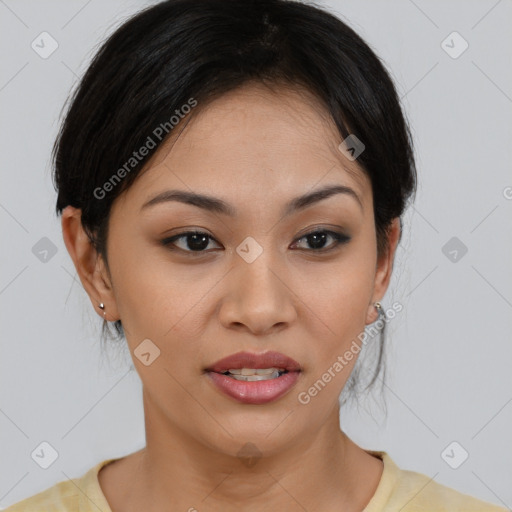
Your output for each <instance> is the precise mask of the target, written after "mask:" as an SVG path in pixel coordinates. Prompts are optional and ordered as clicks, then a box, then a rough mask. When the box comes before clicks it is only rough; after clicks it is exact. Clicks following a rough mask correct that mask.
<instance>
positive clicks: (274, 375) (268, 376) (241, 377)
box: [231, 369, 281, 382]
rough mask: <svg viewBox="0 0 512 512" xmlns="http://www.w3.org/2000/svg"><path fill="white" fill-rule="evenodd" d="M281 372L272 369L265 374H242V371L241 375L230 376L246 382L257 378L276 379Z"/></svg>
mask: <svg viewBox="0 0 512 512" xmlns="http://www.w3.org/2000/svg"><path fill="white" fill-rule="evenodd" d="M280 375H281V374H280V372H279V370H277V369H274V370H273V371H272V373H270V374H266V375H258V374H252V375H244V374H243V371H242V374H241V375H236V374H233V375H231V377H232V378H233V379H235V380H244V381H247V382H255V381H258V380H271V379H277V377H279V376H280Z"/></svg>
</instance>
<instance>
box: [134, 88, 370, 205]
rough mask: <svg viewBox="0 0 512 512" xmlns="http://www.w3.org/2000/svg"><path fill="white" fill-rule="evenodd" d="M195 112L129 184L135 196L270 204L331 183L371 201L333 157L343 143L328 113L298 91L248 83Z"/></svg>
mask: <svg viewBox="0 0 512 512" xmlns="http://www.w3.org/2000/svg"><path fill="white" fill-rule="evenodd" d="M195 108H196V109H198V110H197V111H196V112H194V114H193V116H192V117H191V118H190V119H189V120H187V118H186V117H185V118H184V119H183V120H182V121H180V123H181V126H180V125H179V124H178V125H177V126H175V127H174V128H173V130H174V131H173V132H171V134H170V137H169V139H168V140H167V141H166V142H165V143H164V144H163V145H162V146H161V147H160V148H159V149H158V151H157V152H156V154H155V155H154V157H153V158H152V159H151V160H150V162H149V163H148V164H147V166H146V169H145V170H144V171H143V173H142V175H141V176H140V177H139V178H138V180H136V182H135V183H137V182H139V183H138V185H137V187H136V188H137V193H138V194H141V195H144V196H146V197H147V196H148V194H150V193H153V192H154V191H155V190H156V189H158V188H162V187H164V186H166V187H171V186H172V187H174V188H176V187H179V188H182V189H193V190H194V191H198V190H202V191H209V192H211V191H216V192H218V193H219V194H221V195H222V194H230V195H232V193H235V194H236V195H237V197H238V198H240V199H242V198H251V197H252V198H256V197H258V196H261V195H265V194H266V195H268V196H272V197H275V196H277V195H279V193H280V192H282V193H283V194H286V191H287V190H290V194H289V195H298V194H301V193H304V192H306V191H308V190H310V189H312V188H313V187H315V186H316V185H318V186H322V185H324V184H326V183H333V182H335V183H340V184H344V185H347V186H351V187H352V188H354V189H356V191H357V192H358V194H359V195H360V196H361V198H362V199H363V200H364V199H365V197H366V196H368V194H370V195H371V187H370V182H369V180H368V178H367V176H366V174H365V173H364V172H363V170H362V169H361V168H360V167H359V166H358V165H357V162H356V161H349V160H348V159H347V158H345V156H344V155H343V153H341V152H340V151H339V149H338V145H339V144H340V142H341V140H342V139H341V136H340V134H339V133H338V131H337V128H336V126H335V124H334V122H333V121H332V119H331V118H330V116H329V113H328V111H327V110H326V109H325V107H324V106H323V105H322V103H321V102H320V101H319V100H318V99H317V98H316V97H315V96H313V95H312V94H311V93H309V91H307V90H305V89H302V88H293V89H292V88H289V87H287V88H285V87H280V88H277V89H276V88H272V89H269V88H268V87H266V86H264V85H263V84H258V83H255V84H250V85H246V86H244V87H241V88H238V89H236V90H233V91H231V92H229V93H226V94H224V95H222V96H220V97H219V98H217V99H215V100H213V101H211V102H209V103H208V104H207V105H201V104H200V103H199V104H198V106H197V107H195ZM187 121H188V122H187ZM128 192H130V191H128ZM294 192H295V194H294ZM281 195H282V194H281Z"/></svg>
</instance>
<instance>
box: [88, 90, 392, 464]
mask: <svg viewBox="0 0 512 512" xmlns="http://www.w3.org/2000/svg"><path fill="white" fill-rule="evenodd" d="M200 107H201V105H199V106H198V108H200ZM178 129H180V127H179V126H178V127H176V128H174V130H178ZM340 142H341V138H340V137H339V135H338V134H337V131H336V129H335V127H334V125H332V124H330V123H329V122H328V121H327V120H326V117H325V114H323V110H322V109H321V107H320V105H318V104H316V103H315V100H314V99H313V98H311V97H310V96H309V95H306V94H304V93H303V94H302V95H301V94H299V93H298V92H297V91H295V92H293V91H289V90H284V89H281V90H280V91H279V93H272V92H270V91H269V90H268V89H265V88H263V87H262V86H259V85H250V86H246V87H244V88H241V89H238V90H237V91H235V92H231V93H229V94H226V95H224V96H223V97H221V98H220V99H218V100H216V101H214V102H213V103H211V104H210V105H209V106H208V108H207V109H205V110H203V111H202V112H201V113H200V115H199V116H198V117H197V118H195V119H193V120H192V121H191V122H190V123H189V124H188V125H187V126H186V128H185V130H184V131H183V132H182V133H181V134H180V136H179V137H178V138H177V140H176V141H175V143H174V145H173V146H172V149H171V150H169V147H170V146H169V145H167V146H165V147H162V148H160V149H159V151H158V152H157V153H156V155H155V156H154V158H153V159H152V161H151V162H150V164H149V167H148V169H147V171H146V172H144V173H143V174H142V175H141V176H140V177H139V178H138V179H137V180H136V181H135V182H134V184H133V185H132V186H131V187H130V188H129V189H128V190H127V191H126V192H125V193H123V194H122V195H121V196H120V197H119V198H118V199H117V200H116V201H115V203H114V205H113V208H112V211H111V218H110V223H109V234H108V242H107V254H108V264H109V268H110V276H109V278H108V279H110V284H111V287H112V289H111V291H110V292H109V291H108V290H107V291H106V292H105V291H104V292H101V293H102V295H101V297H100V298H99V300H101V301H102V302H104V303H105V306H106V311H107V319H108V320H111V321H112V320H116V319H121V321H122V323H123V326H124V329H125V333H126V336H127V342H128V345H129V348H130V351H131V353H132V357H133V361H134V364H135V368H136V370H137V372H138V374H139V375H140V378H141V379H142V383H143V387H144V405H145V413H146V418H147V421H148V420H149V425H150V426H149V425H148V424H147V428H151V429H154V431H159V432H160V433H163V432H164V431H165V432H173V433H174V434H177V433H178V434H179V435H181V436H183V437H188V438H192V439H193V440H194V441H198V442H199V443H200V445H201V446H203V447H204V446H208V447H210V448H211V449H213V450H215V451H216V452H222V453H226V454H230V455H236V454H237V453H238V452H239V450H240V449H241V448H242V447H243V446H244V445H245V444H246V443H248V442H249V443H252V444H253V445H255V446H256V447H257V449H258V450H259V451H260V452H262V453H265V452H266V453H268V454H271V453H273V452H275V451H276V450H279V449H282V448H283V447H286V446H291V445H293V444H296V443H297V442H298V440H299V439H301V440H303V439H306V438H307V436H314V435H315V433H316V432H318V431H319V430H321V429H322V428H323V427H324V426H325V425H326V424H328V422H329V423H332V421H334V420H333V418H334V417H335V418H336V422H337V421H338V420H337V418H338V416H337V415H338V396H339V394H340V392H341V390H342V388H343V386H344V384H345V382H346V381H347V379H348V377H349V375H350V371H351V370H352V368H353V365H354V364H355V361H356V357H354V358H353V359H352V360H351V361H349V362H348V364H346V366H344V367H343V369H341V370H340V371H335V372H334V376H333V372H332V370H331V379H330V382H328V383H326V385H325V386H324V387H323V389H321V391H318V392H317V393H316V394H314V393H313V394H314V396H311V394H310V393H308V390H309V389H310V388H311V386H313V385H314V383H315V382H317V381H318V380H319V379H321V378H322V375H323V374H325V373H326V372H328V370H329V369H330V368H331V369H332V368H333V365H334V364H335V363H336V361H338V356H343V354H344V353H345V352H346V351H347V350H348V349H349V348H350V346H351V344H352V342H353V341H354V340H356V341H357V342H358V343H359V341H358V339H357V336H358V335H359V334H360V333H361V332H362V331H363V330H364V326H365V324H367V323H370V322H373V321H375V320H376V318H377V313H376V310H375V308H374V307H373V302H374V301H375V300H379V299H380V298H382V296H383V294H384V292H385V290H386V287H387V284H388V280H389V273H390V270H391V269H390V263H389V260H386V259H383V260H382V263H380V261H379V262H378V261H377V252H376V251H377V249H376V235H375V226H374V212H373V203H372V191H371V185H370V182H369V180H368V179H367V178H366V177H365V175H364V174H363V173H362V171H361V170H360V169H359V168H358V165H357V160H356V161H350V160H349V159H347V158H346V157H345V156H344V155H343V153H342V152H340V150H339V149H338V145H339V143H340ZM333 186H337V187H346V189H345V190H348V189H350V190H348V191H345V192H343V191H341V192H337V193H332V194H330V195H329V194H326V195H325V197H324V198H322V197H321V196H317V197H316V198H315V196H313V197H312V199H311V200H309V201H303V202H301V201H298V202H297V201H296V199H297V198H299V197H301V196H304V195H310V194H312V193H313V192H315V191H318V190H322V189H324V188H326V187H333ZM340 190H343V189H340ZM171 191H180V192H183V193H193V194H201V195H207V196H208V197H210V198H215V200H216V201H217V202H220V201H222V203H223V204H225V205H226V210H229V211H221V209H220V208H218V207H217V208H213V207H212V203H208V202H203V203H199V202H196V204H188V203H185V202H182V201H178V200H171V199H169V197H167V200H166V198H165V196H164V195H162V194H168V195H169V196H170V192H171ZM157 197H159V198H160V200H158V201H156V200H155V201H152V200H153V199H154V198H157ZM215 205H217V206H218V203H215ZM194 230H197V231H201V232H204V233H206V234H207V235H208V237H210V238H208V237H206V238H203V237H202V236H196V237H194V236H188V237H187V236H182V237H181V238H178V237H177V235H179V234H183V233H186V232H189V231H194ZM311 232H318V233H317V235H316V236H315V235H312V236H309V237H308V236H306V235H308V234H309V233H311ZM332 233H334V234H335V235H333V234H332ZM336 234H339V235H340V241H339V242H337V239H336ZM172 237H175V238H172ZM171 239H172V240H171ZM105 275H106V274H105ZM97 300H98V295H96V296H95V297H94V302H95V305H96V306H97ZM144 340H150V341H149V342H148V341H144ZM143 341H144V344H142V345H141V343H143ZM156 347H158V348H156ZM158 350H159V351H160V352H159V354H158ZM268 351H275V352H279V353H282V354H284V355H286V356H288V357H290V358H292V359H293V360H295V361H296V362H297V363H298V364H299V365H300V372H299V373H298V374H297V377H296V378H295V379H292V382H294V384H293V385H292V387H291V388H289V389H288V388H285V390H284V394H281V395H280V396H278V397H277V398H274V399H270V400H269V401H266V399H268V398H269V397H270V398H272V396H271V395H272V393H276V391H275V386H276V385H275V384H273V383H271V384H270V385H269V381H265V382H266V385H268V387H267V388H266V390H267V391H261V389H262V386H261V384H260V383H256V386H260V388H258V389H260V391H255V392H254V393H255V395H254V396H253V395H251V396H252V399H248V400H249V402H251V403H247V401H245V399H244V398H243V397H240V398H239V399H237V398H235V397H234V396H232V395H233V394H234V395H236V394H237V392H241V393H242V394H244V393H246V391H247V389H248V386H247V384H245V383H242V384H241V385H240V386H241V389H242V391H240V389H238V388H233V386H232V387H231V388H230V389H231V390H232V395H229V394H226V393H225V392H223V391H221V390H220V389H219V388H218V387H217V385H216V384H215V383H214V380H213V379H212V378H211V377H212V375H211V373H210V372H208V371H206V369H208V368H211V367H212V366H213V365H214V363H216V362H217V361H219V360H220V359H223V358H225V357H226V356H229V355H232V354H235V353H239V352H249V353H252V354H263V353H265V352H268ZM338 368H339V367H338ZM235 369H236V367H235ZM221 379H224V380H225V379H231V380H232V381H234V382H235V383H239V382H240V381H239V380H236V379H234V378H233V377H224V378H222V377H221ZM279 379H282V377H279ZM253 384H254V383H250V385H251V386H252V385H253ZM235 385H238V384H235ZM228 387H229V386H228ZM233 389H234V391H233ZM251 389H256V387H255V386H253V387H252V388H251ZM237 390H238V391H237ZM244 390H246V391H244ZM273 390H274V391H273ZM249 393H251V392H249ZM265 393H268V394H266V395H265ZM281 393H283V390H282V389H281ZM262 394H263V395H265V396H263V397H262ZM306 395H308V396H309V398H310V399H309V400H307V397H306ZM265 397H266V398H265ZM301 397H302V399H300V398H301ZM305 402H307V403H305Z"/></svg>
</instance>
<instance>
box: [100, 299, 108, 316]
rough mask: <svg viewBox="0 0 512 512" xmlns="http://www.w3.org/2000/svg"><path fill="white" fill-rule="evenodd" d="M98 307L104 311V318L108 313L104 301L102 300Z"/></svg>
mask: <svg viewBox="0 0 512 512" xmlns="http://www.w3.org/2000/svg"><path fill="white" fill-rule="evenodd" d="M98 307H99V308H100V309H101V310H102V311H103V318H105V317H106V314H107V312H106V311H105V304H103V302H100V303H99V305H98Z"/></svg>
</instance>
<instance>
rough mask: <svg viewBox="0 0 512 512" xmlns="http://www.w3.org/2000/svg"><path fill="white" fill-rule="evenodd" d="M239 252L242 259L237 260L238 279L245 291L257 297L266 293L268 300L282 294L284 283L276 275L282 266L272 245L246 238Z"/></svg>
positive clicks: (238, 249) (239, 247)
mask: <svg viewBox="0 0 512 512" xmlns="http://www.w3.org/2000/svg"><path fill="white" fill-rule="evenodd" d="M249 238H250V237H249ZM237 254H238V257H239V258H240V260H241V261H238V262H237V269H236V274H237V280H238V285H239V286H240V287H241V289H242V290H243V291H244V293H249V296H254V297H255V298H257V296H258V295H265V296H266V299H267V300H270V299H272V298H275V296H276V295H280V294H281V292H282V290H281V287H282V286H283V284H282V283H281V281H280V280H279V279H278V278H277V276H276V273H278V270H276V269H278V268H279V267H280V266H279V265H278V264H277V261H276V258H275V255H274V253H273V251H272V249H271V248H270V247H265V248H264V247H263V245H262V244H259V243H258V242H256V241H255V240H254V239H249V240H248V239H246V240H245V241H244V242H242V243H241V244H240V245H239V246H238V248H237Z"/></svg>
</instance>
